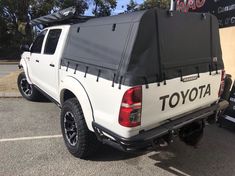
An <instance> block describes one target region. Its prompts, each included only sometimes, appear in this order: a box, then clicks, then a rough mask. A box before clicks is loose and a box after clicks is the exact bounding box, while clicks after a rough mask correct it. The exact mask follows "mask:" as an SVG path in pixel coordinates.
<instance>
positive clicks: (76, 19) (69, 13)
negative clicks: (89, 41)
mask: <svg viewBox="0 0 235 176" xmlns="http://www.w3.org/2000/svg"><path fill="white" fill-rule="evenodd" d="M91 18H95V17H94V16H80V15H77V11H76V8H75V7H69V8H66V9H63V10H60V11H58V12H55V13H52V14H50V15H45V16H42V17H39V18H36V19H33V20H31V21H30V23H31V25H32V26H36V25H39V24H42V25H44V26H54V25H60V24H74V23H81V22H85V21H87V20H89V19H91Z"/></svg>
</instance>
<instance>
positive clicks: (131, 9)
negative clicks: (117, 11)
mask: <svg viewBox="0 0 235 176" xmlns="http://www.w3.org/2000/svg"><path fill="white" fill-rule="evenodd" d="M137 6H138V4H137V3H136V1H134V0H130V2H129V4H127V8H126V11H127V12H134V11H135V10H136V7H137Z"/></svg>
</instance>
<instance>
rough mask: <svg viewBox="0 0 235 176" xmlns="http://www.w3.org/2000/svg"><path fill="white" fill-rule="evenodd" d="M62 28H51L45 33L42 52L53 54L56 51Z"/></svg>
mask: <svg viewBox="0 0 235 176" xmlns="http://www.w3.org/2000/svg"><path fill="white" fill-rule="evenodd" d="M61 31H62V29H51V30H50V31H49V33H48V35H47V40H46V44H45V48H44V54H49V55H53V54H54V53H55V51H56V48H57V44H58V41H59V38H60V34H61Z"/></svg>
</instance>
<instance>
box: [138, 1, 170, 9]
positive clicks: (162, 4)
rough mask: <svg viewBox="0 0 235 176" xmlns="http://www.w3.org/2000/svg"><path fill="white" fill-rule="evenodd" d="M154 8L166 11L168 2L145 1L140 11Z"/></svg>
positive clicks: (168, 5)
mask: <svg viewBox="0 0 235 176" xmlns="http://www.w3.org/2000/svg"><path fill="white" fill-rule="evenodd" d="M154 7H159V8H163V9H167V8H169V7H170V0H145V1H144V3H143V4H141V6H140V8H141V9H150V8H154Z"/></svg>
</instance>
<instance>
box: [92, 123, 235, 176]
mask: <svg viewBox="0 0 235 176" xmlns="http://www.w3.org/2000/svg"><path fill="white" fill-rule="evenodd" d="M234 146H235V128H232V129H231V128H230V130H227V129H225V128H219V127H217V126H216V125H213V126H209V127H207V128H206V130H205V135H204V138H203V139H202V141H201V144H200V146H199V147H198V148H193V147H191V146H187V145H185V144H184V143H183V142H181V141H179V139H176V140H175V142H174V143H173V144H171V145H170V146H168V147H165V148H160V149H156V150H152V151H146V152H141V153H136V154H129V153H125V152H121V151H118V150H116V149H113V148H112V147H109V146H102V147H101V148H100V150H98V152H97V153H96V155H94V156H93V158H89V160H92V161H118V160H128V159H132V158H133V159H135V158H136V159H137V160H138V157H140V156H141V157H146V158H149V159H150V160H151V161H154V166H156V167H159V168H161V169H163V170H165V171H167V172H168V173H172V174H174V175H177V176H188V175H191V176H211V175H213V176H214V175H218V176H219V175H235V167H234V163H235V152H234ZM151 163H152V162H151Z"/></svg>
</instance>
